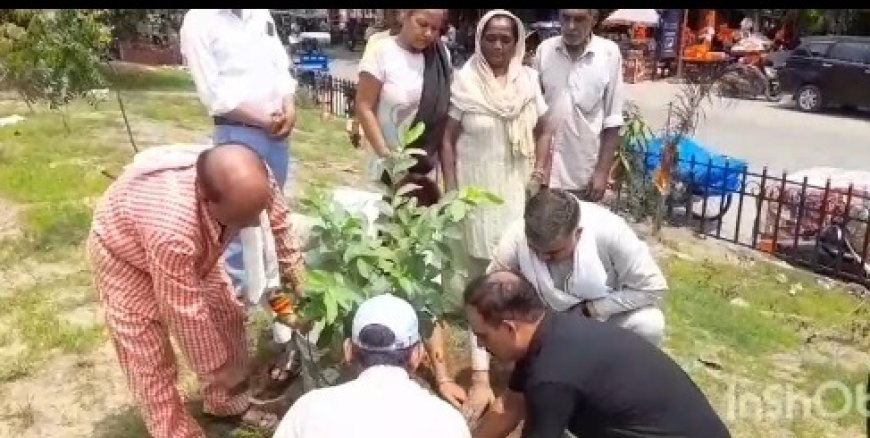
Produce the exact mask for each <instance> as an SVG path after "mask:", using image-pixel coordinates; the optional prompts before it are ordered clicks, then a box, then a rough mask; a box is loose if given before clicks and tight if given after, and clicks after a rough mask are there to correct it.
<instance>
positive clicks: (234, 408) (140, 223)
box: [88, 144, 302, 438]
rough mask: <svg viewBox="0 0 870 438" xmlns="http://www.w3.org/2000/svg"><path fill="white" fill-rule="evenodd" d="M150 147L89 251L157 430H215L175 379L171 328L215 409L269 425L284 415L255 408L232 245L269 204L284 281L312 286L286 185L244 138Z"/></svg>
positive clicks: (107, 197)
mask: <svg viewBox="0 0 870 438" xmlns="http://www.w3.org/2000/svg"><path fill="white" fill-rule="evenodd" d="M162 149H163V150H161V151H157V153H155V152H154V151H146V152H145V153H148V155H147V159H137V160H136V161H134V163H133V164H131V165H130V166H128V168H127V169H126V170H125V172H124V173H123V174H122V175H121V176H120V177H119V178H118V180H117V181H115V182H114V183H113V184H112V185H111V186H110V187H109V189H108V190H107V191H106V193H105V194H104V195H103V198H102V199H101V200H100V202H99V204H98V205H97V208H96V209H95V211H94V219H93V224H92V228H91V233H90V236H89V238H88V253H89V256H90V260H91V263H92V266H93V271H94V278H95V284H96V288H97V291H98V292H99V296H100V300H101V301H102V303H103V306H104V308H105V313H106V326H107V328H108V332H109V335H110V336H111V338H112V341H113V343H114V345H115V349H116V351H117V353H118V359H119V361H120V363H121V367H122V368H123V370H124V373H125V374H126V376H127V381H128V384H129V386H130V388H131V390H132V392H133V394H134V397H135V399H136V402H137V403H138V405H139V407H140V409H141V410H142V414H143V417H144V420H145V424H146V425H147V427H148V431H149V432H150V433H151V435H153V436H155V437H157V438H169V437H171V438H188V437H204V436H205V435H204V433H203V431H202V429H201V428H200V427H199V425H198V424H197V423H196V421H195V420H194V419H193V417H192V416H191V415H190V414H189V413H188V412H186V410H185V408H184V404H183V401H182V397H181V394H180V393H179V391H178V388H177V387H176V377H177V366H176V361H175V358H174V355H173V351H172V346H171V344H170V340H169V338H170V334H171V335H172V336H173V337H174V338H175V339H176V341H177V343H178V346H179V347H180V349H181V351H182V353H183V354H184V356H185V357H186V359H187V362H188V363H189V364H190V367H191V368H192V369H193V371H194V372H195V373H196V375H197V377H198V378H199V381H200V383H201V385H202V394H203V398H204V410H205V411H206V413H208V414H211V415H214V416H217V417H224V418H226V419H232V420H234V421H236V422H244V423H246V424H253V425H256V426H261V427H267V428H268V427H273V426H274V424H275V423H276V422H277V419H276V418H275V417H274V416H273V415H269V414H266V413H262V412H258V411H257V410H255V409H251V405H250V400H249V393H248V388H247V377H248V374H247V372H248V349H247V344H246V337H245V325H244V323H245V312H244V308H243V306H242V304H241V303H240V302H239V301H238V300H237V299H236V298H235V295H234V294H233V292H232V289H231V286H230V282H229V278H228V277H227V275H226V273H225V272H224V270H223V268H222V263H220V261H221V254H222V252H223V250H224V249H225V247H226V245H227V243H228V242H229V241H230V239H232V238H233V237H234V236H235V235H236V234H237V232H238V231H239V229H240V228H243V227H246V226H252V225H256V224H257V222H258V216H259V214H260V212H261V211H263V210H264V209H265V210H267V211H268V213H269V219H270V223H271V226H272V230H273V233H274V236H275V240H276V242H275V243H276V251H277V253H278V259H279V265H280V267H281V272H282V277H283V280H284V282H283V284H285V285H288V286H289V287H290V288H292V289H293V290H294V291H299V290H300V286H301V274H302V258H301V254H300V252H299V250H298V246H297V244H296V242H295V241H294V240H293V237H292V235H291V233H290V223H289V220H288V218H289V214H288V210H287V207H286V206H285V204H284V201H283V198H282V197H281V193H280V191H279V190H278V186H277V184H276V183H275V181H274V179H273V178H272V176H271V174H270V172H269V170H268V169H267V168H266V166H265V164H264V163H263V162H262V161H261V160H260V158H259V157H258V156H257V155H256V154H255V153H254V152H252V151H251V150H250V149H248V148H246V147H244V146H242V145H235V144H229V145H222V146H216V147H214V148H211V149H208V150H205V151H204V152H201V153H196V152H190V151H185V150H184V149H183V148H172V147H167V148H162Z"/></svg>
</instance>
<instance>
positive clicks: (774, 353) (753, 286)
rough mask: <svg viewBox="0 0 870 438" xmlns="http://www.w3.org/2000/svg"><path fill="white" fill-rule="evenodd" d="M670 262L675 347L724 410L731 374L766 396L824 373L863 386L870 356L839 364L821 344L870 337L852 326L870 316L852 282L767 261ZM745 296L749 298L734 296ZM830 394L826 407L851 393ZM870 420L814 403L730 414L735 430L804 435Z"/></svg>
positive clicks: (840, 430)
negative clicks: (788, 412)
mask: <svg viewBox="0 0 870 438" xmlns="http://www.w3.org/2000/svg"><path fill="white" fill-rule="evenodd" d="M663 270H664V271H665V275H666V277H667V278H668V282H669V284H670V290H669V292H668V296H667V298H666V304H665V314H666V316H667V320H668V339H667V341H666V344H665V345H666V349H667V351H668V352H669V353H670V354H671V355H672V356H673V357H674V359H675V360H677V362H679V363H680V364H681V366H683V368H684V369H685V370H686V371H687V372H688V373H689V375H690V376H692V378H693V379H694V380H695V381H696V383H698V385H699V386H700V387H701V388H702V389H703V390H704V392H705V393H706V394H707V396H708V398H710V400H711V402H712V403H713V405H714V406H715V407H717V409H719V411H720V414H723V415H724V412H725V410H726V409H727V406H728V404H727V400H726V396H727V395H728V392H727V389H728V384H727V382H733V381H735V380H734V379H738V380H741V381H746V382H748V383H745V384H742V385H743V386H745V387H746V388H748V390H749V391H750V392H752V393H754V394H757V395H760V394H762V392H763V391H764V390H765V388H767V387H769V386H770V385H789V387H790V388H792V390H793V391H794V393H795V394H797V395H803V396H806V397H812V396H813V395H814V394H815V392H816V390H817V389H818V388H819V387H820V385H823V384H825V382H841V383H842V384H844V385H846V386H848V387H849V388H851V389H854V388H855V387H856V385H858V384H861V385H863V383H864V382H865V381H866V376H867V371H868V366H870V364H863V363H859V364H854V363H853V364H847V363H838V362H837V360H836V359H835V358H832V357H830V356H829V355H828V354H827V353H826V352H825V351H826V350H823V349H820V346H818V344H817V343H819V342H823V341H822V340H820V338H821V337H823V335H825V336H833V337H835V338H836V339H839V340H841V341H840V342H842V343H843V344H842V348H844V349H846V348H848V349H851V350H852V351H863V350H866V348H867V346H868V345H870V339H868V338H866V337H864V336H863V332H860V331H856V330H854V329H853V327H854V325H855V324H861V323H863V322H864V321H866V320H867V316H866V312H865V311H864V310H863V306H862V305H861V301H860V300H859V299H857V298H855V297H853V296H851V295H849V294H848V293H846V291H845V290H842V289H839V288H834V289H832V290H825V289H822V288H821V287H819V286H818V285H817V283H816V281H815V279H814V277H813V276H812V275H810V274H807V273H804V272H801V271H791V270H783V269H781V268H779V267H776V266H774V265H769V264H766V263H756V264H754V265H753V266H739V265H734V264H730V263H714V262H709V261H705V262H700V263H699V262H696V261H688V260H683V259H679V258H670V259H668V260H667V261H665V262H664V263H663ZM796 284H799V285H800V286H801V288H800V289H799V290H798V291H797V292H796V293H795V294H793V295H792V294H791V293H789V290H791V289H792V288H793V286H794V285H796ZM736 298H740V299H742V300H744V301H745V302H746V304H747V305H746V306H737V305H734V304H731V301H732V300H734V299H736ZM814 339H815V340H814ZM701 357H705V359H710V358H712V360H714V361H716V362H717V363H718V364H719V365H720V366H721V367H722V370H721V371H715V370H711V369H708V368H707V367H705V366H704V365H703V364H701V363H700V362H699V360H698V359H699V358H701ZM853 360H854V359H853ZM786 361H787V362H788V363H786ZM784 369H794V370H796V373H797V374H796V375H795V376H794V380H788V379H786V380H784V379H783V374H782V373H781V372H780V370H784ZM822 395H823V396H822V397H821V403H822V406H823V407H824V408H826V409H828V411H836V410H837V409H838V408H839V407H841V406H843V403H844V402H845V399H844V398H843V396H842V393H840V392H838V391H828V392H825V393H824V394H822ZM777 402H778V401H777ZM863 421H864V418H863V417H861V416H860V415H858V414H857V413H856V412H854V411H853V412H850V413H849V414H848V415H846V416H845V417H843V418H839V419H824V418H819V417H818V415H816V413H815V412H813V415H811V416H809V417H806V416H801V415H797V416H796V417H794V418H791V419H789V418H765V417H763V416H760V417H753V416H751V417H749V418H727V419H726V422H727V423H728V425H729V428H731V429H732V432H733V433H735V436H754V435H758V434H762V433H767V432H769V431H771V430H773V429H774V428H780V429H785V430H788V431H790V432H792V433H793V434H795V435H796V436H806V437H810V436H813V437H815V436H835V435H838V436H844V434H845V432H844V431H845V430H857V429H860V427H861V426H862V422H863ZM831 434H833V435H831Z"/></svg>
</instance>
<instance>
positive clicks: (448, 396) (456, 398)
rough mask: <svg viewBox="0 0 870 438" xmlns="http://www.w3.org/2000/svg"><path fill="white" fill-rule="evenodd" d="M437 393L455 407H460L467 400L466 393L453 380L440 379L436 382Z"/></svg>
mask: <svg viewBox="0 0 870 438" xmlns="http://www.w3.org/2000/svg"><path fill="white" fill-rule="evenodd" d="M438 394H441V397H443V398H444V400H447V402H448V403H450V404H451V405H453V407H455V408H456V409H460V410H461V409H462V406H463V405H464V404H465V403H466V402H467V401H468V395H467V394H466V393H465V390H464V389H462V387H461V386H459V384H457V383H456V382H454V381H453V380H442V381H440V382H438Z"/></svg>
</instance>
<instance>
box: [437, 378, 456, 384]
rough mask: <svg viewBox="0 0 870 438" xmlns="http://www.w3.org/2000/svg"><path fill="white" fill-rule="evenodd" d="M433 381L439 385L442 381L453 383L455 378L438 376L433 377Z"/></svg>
mask: <svg viewBox="0 0 870 438" xmlns="http://www.w3.org/2000/svg"><path fill="white" fill-rule="evenodd" d="M435 382H436V383H438V384H439V385H440V384H442V383H447V382H450V383H455V380H453V377H450V376H445V377H439V378H437V379H435Z"/></svg>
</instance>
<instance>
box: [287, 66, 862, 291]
mask: <svg viewBox="0 0 870 438" xmlns="http://www.w3.org/2000/svg"><path fill="white" fill-rule="evenodd" d="M299 82H300V86H301V88H302V90H304V92H305V93H307V94H308V96H309V98H310V99H311V102H313V103H314V104H316V105H317V106H318V108H320V110H321V111H324V112H329V113H331V114H333V115H335V116H339V117H351V116H352V114H353V98H354V94H355V92H356V85H355V83H354V82H352V81H348V80H342V79H336V78H333V77H332V76H329V75H320V74H317V75H314V74H309V75H305V76H303V77H300V78H299ZM657 159H658V157H657V156H656V154H653V153H651V152H637V153H633V154H632V157H631V158H630V159H629V160H628V161H629V162H630V163H633V165H632V167H633V168H632V169H631V170H629V171H627V172H623V174H624V176H623V177H622V178H619V179H618V182H617V184H616V186H615V187H614V190H613V196H612V197H611V198H610V199H609V200H608V201H607V203H608V204H609V206H610V207H611V208H612V209H613V210H614V211H617V212H619V213H621V214H625V215H628V216H635V217H649V216H650V215H652V214H653V212H654V211H655V210H656V209H657V205H656V202H657V201H656V199H658V197H657V195H655V193H656V188H655V184H654V173H655V167H656V166H652V165H651V163H657ZM673 179H674V184H673V189H672V190H671V191H670V194H669V195H668V196H667V197H666V201H665V212H664V214H663V216H664V219H665V221H667V223H668V224H669V225H672V226H683V227H691V228H693V229H694V230H695V232H696V233H697V234H698V235H701V236H707V237H712V238H715V239H720V240H724V241H728V242H731V243H733V244H737V245H740V246H744V247H748V248H752V249H755V250H759V251H763V252H765V253H768V254H771V255H774V256H776V257H779V258H781V259H784V260H786V261H787V262H789V263H792V264H794V265H798V266H802V267H805V268H808V269H811V270H813V271H816V272H818V273H821V274H825V275H829V276H831V277H834V278H839V279H843V280H847V281H852V282H857V283H861V284H863V285H865V286H870V281H868V272H867V269H868V267H870V261H868V247H870V231H868V230H870V181H868V182H866V183H865V184H866V186H864V185H861V186H857V185H855V184H853V183H848V184H843V183H835V182H832V180H831V179H830V178H829V177H827V178H826V177H825V176H824V175H822V176H813V177H812V178H811V176H810V175H805V176H798V177H790V176H789V175H787V174H786V173H785V172H783V173H781V174H774V173H772V172H771V171H770V170H769V169H768V168H767V167H765V168H763V169H762V171H761V172H760V173H759V172H753V171H751V170H749V169H748V168H747V167H746V166H743V165H731V164H729V162H728V161H725V162H724V164H717V163H714V162H713V161H709V162H696V161H695V159H694V157H692V158H691V159H689V160H679V162H678V163H677V165H676V166H674V170H673ZM811 179H812V181H811ZM820 179H822V180H824V181H825V182H824V183H823V184H821V185H820V184H813V182H815V181H818V180H820Z"/></svg>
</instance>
